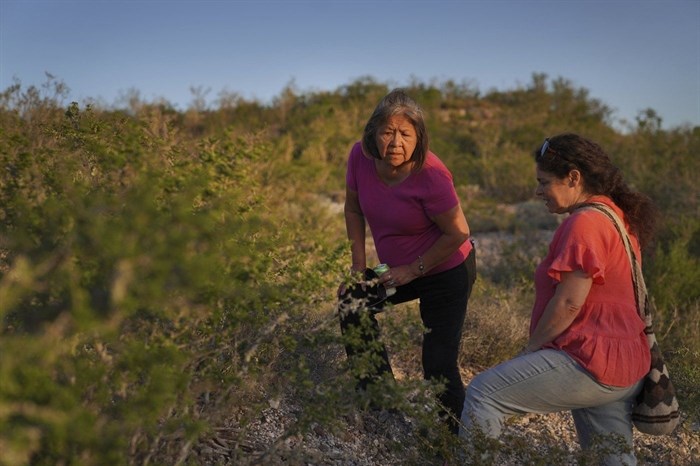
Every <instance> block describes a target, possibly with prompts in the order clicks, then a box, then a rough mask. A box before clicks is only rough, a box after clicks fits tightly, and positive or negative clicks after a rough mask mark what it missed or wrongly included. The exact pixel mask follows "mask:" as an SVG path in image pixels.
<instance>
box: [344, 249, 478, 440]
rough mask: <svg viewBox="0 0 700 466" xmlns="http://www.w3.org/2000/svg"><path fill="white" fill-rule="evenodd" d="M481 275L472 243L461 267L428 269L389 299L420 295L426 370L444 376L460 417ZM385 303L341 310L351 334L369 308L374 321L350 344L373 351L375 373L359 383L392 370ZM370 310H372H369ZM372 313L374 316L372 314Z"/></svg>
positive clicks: (351, 351) (449, 401)
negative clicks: (382, 329)
mask: <svg viewBox="0 0 700 466" xmlns="http://www.w3.org/2000/svg"><path fill="white" fill-rule="evenodd" d="M475 279H476V254H475V250H474V249H472V251H471V253H470V254H469V256H468V257H467V259H466V260H465V261H464V262H463V263H462V264H460V265H458V266H457V267H454V268H452V269H450V270H445V271H444V272H440V273H437V274H435V275H428V276H426V277H420V278H417V279H415V280H413V281H412V282H411V283H408V284H406V285H403V286H399V287H398V288H397V290H396V294H394V295H393V296H390V297H389V298H388V299H387V301H389V302H391V303H392V304H399V303H404V302H407V301H412V300H414V299H420V315H421V319H422V320H423V325H424V326H425V327H426V329H427V331H426V333H425V334H424V335H423V354H422V362H423V376H424V377H425V379H428V380H430V379H444V381H445V382H446V387H445V391H443V392H442V393H440V394H439V400H440V402H441V403H442V404H443V405H444V406H445V407H446V408H447V409H448V410H449V411H450V414H451V415H453V416H454V417H455V419H459V418H460V416H461V414H462V406H463V405H464V384H463V383H462V378H461V376H460V374H459V369H458V367H457V357H458V355H459V349H460V343H461V339H462V326H463V324H464V318H465V316H466V314H467V302H468V301H469V296H470V295H471V291H472V286H473V285H474V281H475ZM383 305H384V303H381V304H379V305H377V306H374V307H372V308H370V309H366V308H365V309H364V310H361V311H360V312H351V313H347V314H344V313H341V314H340V327H341V330H342V331H343V334H346V333H347V332H348V330H349V329H350V328H351V327H355V328H356V329H357V328H358V327H360V326H361V321H362V319H363V311H365V312H364V318H365V321H366V322H367V321H368V322H369V324H368V325H363V326H362V328H361V336H362V338H361V339H362V342H358V343H356V344H352V343H347V344H346V346H345V350H346V352H347V355H348V357H349V358H352V357H353V356H354V355H357V354H358V353H362V354H364V355H365V356H367V353H368V352H369V353H372V354H371V357H372V358H374V360H375V361H376V364H374V369H375V371H374V373H370V374H368V375H367V376H365V377H362V378H361V379H360V380H359V386H360V387H361V388H365V387H366V386H367V384H368V383H371V381H372V380H373V379H375V378H377V377H381V376H382V375H384V374H387V373H391V365H390V364H389V358H388V355H387V352H386V348H385V347H384V345H382V344H381V343H380V342H379V341H378V337H379V326H378V324H377V320H376V318H375V314H376V313H377V312H381V311H382V308H383ZM366 311H369V312H366ZM367 319H368V320H367ZM455 419H451V420H450V421H449V424H450V428H451V430H452V431H453V432H454V433H455V434H456V433H457V431H458V424H457V422H456V420H455Z"/></svg>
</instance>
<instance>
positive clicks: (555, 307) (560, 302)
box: [525, 270, 593, 351]
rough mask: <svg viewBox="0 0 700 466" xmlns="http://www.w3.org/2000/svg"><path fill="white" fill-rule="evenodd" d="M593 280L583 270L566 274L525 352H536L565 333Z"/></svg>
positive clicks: (579, 309) (578, 310)
mask: <svg viewBox="0 0 700 466" xmlns="http://www.w3.org/2000/svg"><path fill="white" fill-rule="evenodd" d="M592 285H593V279H592V278H591V277H589V276H588V275H586V273H585V272H584V271H583V270H576V271H573V272H564V273H562V274H561V281H560V282H559V284H558V285H557V288H556V290H555V292H554V296H553V297H552V299H551V300H549V303H547V307H546V308H545V310H544V313H543V314H542V317H541V318H540V320H539V322H537V326H536V327H535V330H534V331H533V332H532V335H530V340H529V341H528V344H527V346H526V347H525V351H536V350H538V349H540V348H541V347H542V346H543V345H545V344H547V343H549V342H551V341H552V340H554V339H555V338H557V337H558V336H559V335H561V334H562V332H564V330H566V329H567V328H569V326H570V325H571V323H572V322H573V321H574V319H575V318H576V316H577V315H578V313H579V312H580V311H581V307H582V306H583V303H584V302H585V301H586V297H587V296H588V292H589V291H590V290H591V286H592Z"/></svg>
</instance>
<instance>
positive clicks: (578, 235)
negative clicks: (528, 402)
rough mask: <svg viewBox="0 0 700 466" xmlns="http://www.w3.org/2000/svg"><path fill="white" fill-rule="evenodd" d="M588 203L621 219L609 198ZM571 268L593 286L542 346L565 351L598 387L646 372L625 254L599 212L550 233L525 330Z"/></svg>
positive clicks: (576, 216) (573, 218) (578, 214)
mask: <svg viewBox="0 0 700 466" xmlns="http://www.w3.org/2000/svg"><path fill="white" fill-rule="evenodd" d="M590 201H591V202H600V203H604V204H606V205H608V206H610V207H612V208H613V209H614V210H615V212H616V213H617V214H618V215H619V216H620V218H622V219H623V221H624V214H623V213H622V211H621V210H620V209H619V208H618V207H617V206H616V205H615V204H614V203H613V202H612V200H611V199H609V198H607V197H605V196H594V197H593V198H591V200H590ZM625 224H626V222H625ZM630 238H631V241H632V245H633V248H634V249H635V253H636V255H637V258H638V260H640V258H641V253H640V250H639V242H638V240H637V238H636V237H635V236H633V235H631V234H630ZM574 270H583V271H584V272H585V273H586V274H588V276H589V277H592V278H593V285H592V286H591V290H590V292H589V293H588V296H587V298H586V301H585V303H584V304H583V306H582V308H581V310H580V312H579V314H578V315H577V316H576V319H575V320H574V321H573V323H572V324H571V325H570V326H569V328H568V329H566V330H565V331H564V332H563V333H562V334H561V335H559V336H558V337H557V338H556V339H555V340H553V341H552V342H550V343H549V344H547V345H545V347H546V348H555V349H560V350H563V351H565V352H566V353H567V354H569V355H570V356H571V357H573V358H574V359H575V360H576V361H577V362H578V363H579V364H580V365H581V366H582V367H583V368H584V369H586V370H587V371H588V372H589V373H590V374H591V375H592V376H593V377H594V378H595V379H596V380H598V382H600V383H602V384H605V385H611V386H616V387H628V386H630V385H632V384H634V383H635V382H637V381H638V380H639V379H641V378H642V377H643V376H644V375H645V374H646V373H647V372H648V371H649V364H650V355H649V346H648V344H647V340H646V337H645V335H644V322H643V321H642V319H641V318H640V317H639V313H638V312H637V306H636V302H635V297H634V285H633V283H632V272H631V268H630V263H629V259H628V256H627V252H626V251H625V247H624V244H623V243H622V240H621V239H620V235H619V233H618V232H617V229H616V228H615V225H614V224H613V223H612V222H611V221H610V219H609V218H608V217H606V216H605V215H604V214H602V213H601V212H597V211H594V210H590V209H588V210H579V211H574V212H573V213H572V214H571V215H570V216H569V217H567V218H566V219H565V220H564V221H563V222H562V224H561V225H560V226H559V228H558V229H557V231H556V232H555V233H554V237H553V239H552V242H551V243H550V245H549V253H548V254H547V257H545V259H544V260H543V261H542V263H541V264H540V265H539V266H538V267H537V269H536V271H535V293H536V297H535V304H534V307H533V310H532V318H531V322H530V332H531V333H532V332H533V331H534V329H535V327H536V326H537V322H538V321H539V319H540V318H541V317H542V314H543V313H544V310H545V307H546V306H547V303H548V302H549V300H550V299H552V297H553V296H554V291H555V288H556V286H557V284H558V283H559V281H560V280H561V274H562V272H571V271H574Z"/></svg>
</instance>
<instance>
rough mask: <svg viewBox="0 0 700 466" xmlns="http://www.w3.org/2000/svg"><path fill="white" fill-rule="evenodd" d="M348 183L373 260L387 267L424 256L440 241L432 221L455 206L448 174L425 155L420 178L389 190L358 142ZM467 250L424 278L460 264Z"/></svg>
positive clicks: (466, 244)
mask: <svg viewBox="0 0 700 466" xmlns="http://www.w3.org/2000/svg"><path fill="white" fill-rule="evenodd" d="M346 183H347V187H348V189H350V190H351V191H355V192H357V193H358V197H359V202H360V208H361V209H362V213H363V215H364V216H365V219H366V220H367V224H368V225H369V228H370V230H371V232H372V238H373V239H374V245H375V247H376V248H377V256H378V257H379V260H380V261H381V262H383V263H386V264H388V265H389V267H397V266H400V265H407V264H410V263H412V262H413V261H415V260H416V258H417V257H418V256H422V255H423V254H425V252H426V251H427V250H428V249H430V247H431V246H432V245H433V244H434V243H435V242H436V241H437V240H438V238H439V237H440V236H441V235H442V232H441V231H440V229H439V228H438V226H437V225H436V224H435V222H433V221H432V220H431V217H434V216H435V215H438V214H442V213H444V212H447V211H448V210H450V209H452V208H453V207H455V206H456V205H458V204H459V199H458V197H457V193H456V192H455V188H454V184H453V181H452V174H451V173H450V171H449V170H448V169H447V167H445V165H444V164H443V163H442V161H440V159H438V157H437V156H436V155H435V154H433V153H432V152H428V154H427V156H426V160H425V163H424V164H423V167H422V168H421V169H420V170H419V171H418V172H413V173H411V174H410V175H409V176H408V178H406V179H405V180H404V181H402V182H401V183H399V184H396V185H393V186H389V185H387V184H386V183H384V182H383V181H382V180H381V179H380V178H379V174H378V173H377V169H376V167H375V164H374V159H372V158H369V157H367V156H365V155H364V153H363V151H362V146H361V144H360V143H359V142H358V143H356V144H355V145H354V146H353V148H352V150H351V151H350V157H349V159H348V169H347V173H346ZM471 249H472V244H471V242H470V241H465V242H464V243H463V244H462V245H461V246H460V247H459V249H458V250H457V251H455V252H454V253H453V254H452V256H450V257H449V258H448V259H447V260H446V261H444V262H443V263H441V264H439V265H437V266H436V267H433V268H432V269H431V270H430V271H429V272H428V274H429V275H433V274H436V273H438V272H442V271H445V270H449V269H451V268H453V267H456V266H457V265H459V264H461V263H462V262H464V260H465V259H466V258H467V256H468V255H469V252H470V251H471Z"/></svg>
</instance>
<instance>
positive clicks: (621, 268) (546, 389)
mask: <svg viewBox="0 0 700 466" xmlns="http://www.w3.org/2000/svg"><path fill="white" fill-rule="evenodd" d="M535 160H536V164H537V171H536V174H537V182H538V185H537V190H536V195H537V196H538V197H540V198H541V199H542V200H544V201H545V205H546V206H547V208H548V209H549V211H550V212H552V213H558V214H563V213H569V214H570V215H569V216H568V217H567V218H566V219H565V220H564V221H563V222H562V224H561V225H560V226H559V228H558V229H557V231H556V232H555V233H554V237H553V239H552V242H551V243H550V245H549V253H548V254H547V256H546V257H545V258H544V260H543V261H542V263H541V264H540V265H539V266H538V267H537V270H536V271H535V293H536V296H535V303H534V306H533V310H532V318H531V323H530V338H529V341H528V343H527V345H526V346H525V348H524V349H523V350H522V352H521V353H520V354H519V355H518V356H517V357H516V358H515V359H512V360H510V361H507V362H504V363H502V364H500V365H498V366H496V367H494V368H491V369H489V370H487V371H485V372H483V373H481V374H479V375H478V376H477V377H475V378H474V379H473V380H472V382H471V383H470V384H469V387H468V388H467V394H466V400H465V405H464V411H463V413H462V423H463V428H462V430H461V432H460V433H461V434H462V435H463V436H465V437H470V431H471V430H472V429H474V428H476V427H478V428H479V429H481V430H482V431H483V432H484V433H486V434H487V435H489V436H491V437H498V435H499V434H500V432H501V427H502V424H503V420H504V419H505V418H507V417H509V416H512V415H514V414H524V413H550V412H556V411H563V410H570V411H571V413H572V415H573V418H574V423H575V426H576V431H577V434H578V437H579V442H580V443H581V446H582V447H583V448H592V447H593V446H595V445H596V444H598V445H602V446H607V447H610V449H611V450H612V453H610V454H608V455H607V456H606V457H605V459H604V463H605V464H608V465H612V464H626V465H633V464H636V459H635V457H634V453H633V451H632V422H631V417H630V415H631V411H632V407H633V403H634V399H635V397H636V395H637V393H638V392H639V390H640V389H641V380H642V378H643V377H644V375H645V374H646V373H647V372H648V371H649V366H650V354H649V346H648V343H647V339H646V336H645V334H644V326H645V325H644V322H643V321H642V319H641V318H640V317H639V313H638V312H637V305H636V301H635V292H634V286H633V282H632V270H631V267H630V262H629V258H628V255H627V252H626V249H625V246H624V244H623V243H622V240H621V238H620V234H619V233H618V231H617V229H616V228H615V225H614V224H613V223H612V221H611V220H610V219H609V218H608V217H607V216H606V215H605V214H603V213H601V212H599V211H596V210H593V209H585V210H583V209H580V208H581V207H583V206H585V205H586V204H591V203H602V204H605V205H606V206H608V207H610V208H612V209H613V210H614V211H615V213H616V214H617V215H618V216H619V217H620V218H621V219H623V221H624V222H625V226H626V227H627V230H628V232H629V235H630V238H631V242H632V246H633V248H634V249H635V254H636V255H637V257H641V251H640V246H644V245H646V244H648V243H649V241H650V240H651V237H652V235H653V232H654V226H655V219H656V210H655V209H654V207H653V204H652V203H651V200H650V199H649V198H648V197H647V196H645V195H643V194H641V193H637V192H634V191H632V190H630V188H629V187H628V186H627V185H626V184H625V182H624V181H623V179H622V175H621V174H620V171H619V170H618V169H617V168H616V167H615V166H614V165H612V163H611V161H610V158H609V157H608V155H607V154H606V153H605V152H604V151H603V149H602V148H601V147H600V146H599V145H598V144H596V143H594V142H592V141H589V140H587V139H585V138H583V137H580V136H578V135H575V134H561V135H558V136H555V137H553V138H550V139H546V140H545V142H544V144H543V145H542V146H541V147H540V148H539V149H538V150H537V152H536V154H535ZM620 441H622V443H621V444H622V445H623V448H620V447H619V445H620ZM616 442H617V443H616Z"/></svg>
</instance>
